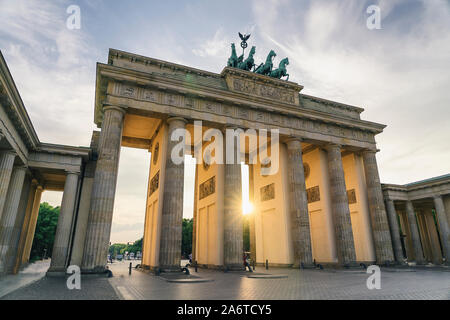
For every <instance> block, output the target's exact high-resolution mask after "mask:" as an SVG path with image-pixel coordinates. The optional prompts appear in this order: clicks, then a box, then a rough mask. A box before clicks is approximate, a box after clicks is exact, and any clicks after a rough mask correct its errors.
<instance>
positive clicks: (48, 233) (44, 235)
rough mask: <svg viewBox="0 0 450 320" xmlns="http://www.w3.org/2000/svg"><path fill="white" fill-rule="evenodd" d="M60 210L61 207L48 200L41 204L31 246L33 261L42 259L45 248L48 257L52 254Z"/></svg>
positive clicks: (31, 258)
mask: <svg viewBox="0 0 450 320" xmlns="http://www.w3.org/2000/svg"><path fill="white" fill-rule="evenodd" d="M59 211H60V208H59V207H56V208H54V207H52V206H51V205H49V204H48V203H47V202H44V203H41V204H40V206H39V216H38V220H37V224H36V231H35V233H34V239H33V245H32V247H31V254H30V260H31V261H36V260H39V259H42V257H43V255H44V251H45V249H47V257H51V256H52V250H53V242H54V240H55V233H56V227H57V225H58V217H59Z"/></svg>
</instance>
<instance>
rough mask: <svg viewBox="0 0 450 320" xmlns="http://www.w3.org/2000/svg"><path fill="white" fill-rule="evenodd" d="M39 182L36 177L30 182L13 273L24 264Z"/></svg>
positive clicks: (19, 226)
mask: <svg viewBox="0 0 450 320" xmlns="http://www.w3.org/2000/svg"><path fill="white" fill-rule="evenodd" d="M37 185H38V182H37V180H36V179H32V180H31V182H30V191H29V192H28V197H27V206H26V209H25V214H24V219H23V221H22V224H21V225H20V222H18V223H19V225H18V228H19V232H20V238H19V242H18V244H17V254H16V258H15V260H16V261H15V265H14V269H13V273H17V272H18V271H19V268H20V266H21V265H22V255H23V252H24V250H25V243H26V240H27V235H28V228H29V224H30V220H31V213H32V210H33V202H34V196H35V195H36V189H37Z"/></svg>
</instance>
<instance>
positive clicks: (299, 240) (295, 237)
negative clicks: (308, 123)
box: [286, 139, 313, 267]
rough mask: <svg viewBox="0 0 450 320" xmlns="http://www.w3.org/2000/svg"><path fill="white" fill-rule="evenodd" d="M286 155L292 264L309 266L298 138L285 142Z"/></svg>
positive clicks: (308, 244)
mask: <svg viewBox="0 0 450 320" xmlns="http://www.w3.org/2000/svg"><path fill="white" fill-rule="evenodd" d="M286 144H287V156H288V168H287V170H288V179H289V180H288V181H289V191H290V192H289V197H290V199H289V203H290V216H291V217H290V218H291V236H292V242H293V244H294V246H293V247H294V266H297V267H298V266H300V265H302V264H303V266H311V265H312V264H313V263H312V262H313V261H312V249H311V234H310V232H311V231H310V225H309V214H308V198H307V196H306V184H305V171H304V168H303V156H302V144H301V141H300V140H299V139H291V140H289V141H287V142H286Z"/></svg>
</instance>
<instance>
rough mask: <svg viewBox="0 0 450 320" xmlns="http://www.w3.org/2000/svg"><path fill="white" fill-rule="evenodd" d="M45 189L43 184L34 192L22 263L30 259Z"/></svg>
mask: <svg viewBox="0 0 450 320" xmlns="http://www.w3.org/2000/svg"><path fill="white" fill-rule="evenodd" d="M43 191H44V189H43V188H42V187H41V186H37V187H36V192H35V193H34V200H33V208H32V210H31V215H30V222H29V224H28V228H27V232H26V239H25V245H24V249H23V253H22V263H21V264H24V263H27V262H28V261H29V260H30V253H31V246H32V245H33V239H34V233H35V231H36V224H37V219H38V215H39V207H40V205H41V197H42V192H43Z"/></svg>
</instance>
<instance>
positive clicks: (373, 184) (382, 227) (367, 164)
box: [362, 150, 394, 264]
mask: <svg viewBox="0 0 450 320" xmlns="http://www.w3.org/2000/svg"><path fill="white" fill-rule="evenodd" d="M362 156H363V160H364V172H365V174H366V186H367V196H368V200H369V212H370V219H371V222H372V235H373V240H374V244H375V254H376V258H377V263H378V264H384V263H386V262H392V261H394V252H393V250H392V240H391V233H390V231H389V223H388V219H387V215H386V209H385V208H384V201H383V200H384V199H383V191H382V190H381V183H380V176H379V174H378V165H377V158H376V152H375V151H372V150H366V151H364V152H362Z"/></svg>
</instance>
